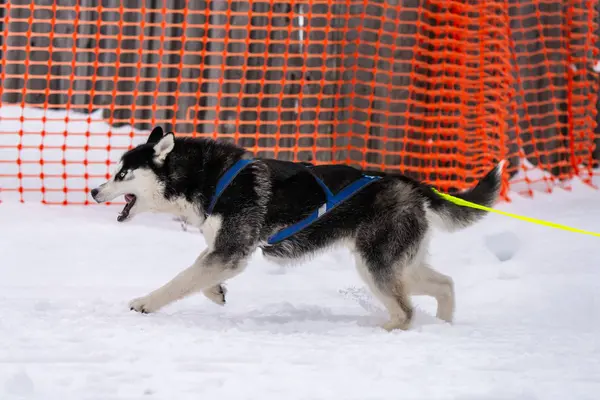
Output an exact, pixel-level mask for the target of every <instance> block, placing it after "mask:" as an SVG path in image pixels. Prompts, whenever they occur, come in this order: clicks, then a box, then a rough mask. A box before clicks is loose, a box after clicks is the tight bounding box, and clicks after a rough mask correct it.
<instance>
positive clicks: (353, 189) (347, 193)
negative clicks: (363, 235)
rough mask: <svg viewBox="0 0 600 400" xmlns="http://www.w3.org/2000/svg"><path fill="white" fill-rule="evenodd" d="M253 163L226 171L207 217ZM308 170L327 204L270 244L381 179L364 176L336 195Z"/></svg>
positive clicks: (246, 163) (234, 165)
mask: <svg viewBox="0 0 600 400" xmlns="http://www.w3.org/2000/svg"><path fill="white" fill-rule="evenodd" d="M253 161H254V160H247V159H246V160H239V161H238V162H236V163H235V164H233V165H232V166H231V168H229V169H228V170H227V171H225V173H224V174H223V175H222V176H221V178H219V181H218V182H217V187H216V188H215V194H214V195H213V197H212V199H211V201H210V205H209V206H208V208H207V210H206V213H207V215H210V214H212V212H213V209H214V208H215V204H217V201H218V200H219V197H221V194H223V191H225V189H227V187H228V186H229V185H230V184H231V182H232V181H233V180H234V179H235V177H236V176H237V175H238V174H239V173H240V171H241V170H242V169H244V168H245V167H246V166H247V165H248V164H250V163H252V162H253ZM307 170H308V171H309V172H310V174H311V175H312V176H313V177H314V178H315V180H316V181H317V183H318V184H319V186H321V188H322V189H323V192H325V198H326V200H325V203H323V204H322V205H321V206H320V207H319V208H318V209H316V210H315V211H313V212H312V213H311V214H310V215H309V216H308V217H306V218H304V219H302V220H300V221H298V222H296V223H295V224H293V225H290V226H288V227H286V228H283V229H281V230H280V231H278V232H277V233H275V234H274V235H272V236H270V237H269V238H268V239H267V243H268V244H276V243H279V242H281V241H283V240H285V239H287V238H289V237H290V236H292V235H294V234H296V233H297V232H299V231H301V230H302V229H304V228H306V227H307V226H309V225H310V224H312V223H313V222H315V221H316V220H318V219H319V218H321V217H322V216H323V215H325V214H326V213H328V212H329V211H331V210H333V209H334V208H335V207H337V206H338V205H339V204H341V203H342V202H344V201H346V200H348V199H349V198H350V197H352V196H353V195H354V194H356V193H357V192H358V191H359V190H361V189H362V188H364V187H365V186H367V185H368V184H370V183H372V182H374V181H376V180H379V179H380V177H379V176H371V175H363V176H362V177H361V178H360V179H357V180H356V181H354V182H352V183H351V184H349V185H348V186H346V187H344V188H343V189H342V190H340V191H339V193H338V194H336V195H334V194H333V193H331V190H329V188H328V187H327V185H326V184H325V182H323V180H321V179H320V178H319V177H318V176H316V175H315V174H313V173H312V171H310V168H307Z"/></svg>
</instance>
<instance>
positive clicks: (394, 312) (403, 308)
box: [356, 254, 413, 331]
mask: <svg viewBox="0 0 600 400" xmlns="http://www.w3.org/2000/svg"><path fill="white" fill-rule="evenodd" d="M356 267H357V269H358V273H359V274H360V276H361V278H362V279H363V280H364V281H365V283H366V284H367V285H368V286H369V288H370V289H371V291H372V292H373V294H374V295H375V296H376V297H377V298H378V299H379V300H380V301H381V302H382V303H383V305H384V306H385V307H386V308H387V310H388V312H389V314H390V320H389V321H388V322H386V323H385V324H383V325H382V328H383V329H385V330H387V331H392V330H395V329H402V330H407V329H409V328H410V323H411V321H412V317H413V307H412V304H411V302H410V298H409V296H408V293H407V290H406V285H405V283H404V282H403V279H402V276H401V274H400V273H398V272H397V270H396V268H394V267H392V266H386V265H383V264H381V265H375V264H373V263H372V262H371V263H369V261H367V260H365V258H364V257H363V256H361V255H360V254H356Z"/></svg>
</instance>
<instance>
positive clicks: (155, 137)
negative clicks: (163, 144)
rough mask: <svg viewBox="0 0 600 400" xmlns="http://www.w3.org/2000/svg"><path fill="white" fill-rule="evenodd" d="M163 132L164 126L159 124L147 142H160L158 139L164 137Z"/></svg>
mask: <svg viewBox="0 0 600 400" xmlns="http://www.w3.org/2000/svg"><path fill="white" fill-rule="evenodd" d="M163 134H164V132H163V128H161V127H160V126H157V127H156V128H154V129H152V133H150V136H148V141H147V142H146V143H158V141H159V140H160V139H161V138H162V137H163Z"/></svg>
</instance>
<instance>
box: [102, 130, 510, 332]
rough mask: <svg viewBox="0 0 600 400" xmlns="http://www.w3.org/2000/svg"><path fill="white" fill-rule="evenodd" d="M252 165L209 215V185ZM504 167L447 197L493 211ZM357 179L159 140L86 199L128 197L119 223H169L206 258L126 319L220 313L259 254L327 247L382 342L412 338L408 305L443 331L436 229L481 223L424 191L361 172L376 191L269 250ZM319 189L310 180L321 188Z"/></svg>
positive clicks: (299, 253)
mask: <svg viewBox="0 0 600 400" xmlns="http://www.w3.org/2000/svg"><path fill="white" fill-rule="evenodd" d="M242 159H248V160H252V161H251V162H250V163H249V164H247V166H245V167H244V168H243V169H241V170H240V171H239V173H237V175H235V177H234V178H233V179H232V180H231V181H230V183H229V185H227V186H226V187H225V189H224V190H223V191H222V192H221V194H220V196H219V198H218V200H217V201H216V203H214V208H213V209H212V210H211V212H209V211H207V210H208V208H209V205H210V203H211V200H212V199H213V196H214V195H215V191H216V190H217V183H218V182H219V181H220V179H221V177H222V176H223V174H225V173H226V172H227V171H228V170H229V169H230V168H231V167H232V166H233V165H234V164H236V163H237V162H238V161H240V160H242ZM503 165H504V161H502V162H500V163H499V164H497V165H496V166H495V168H493V169H492V170H491V171H490V172H489V173H488V174H487V175H486V176H485V177H484V178H483V179H482V180H481V181H479V183H477V185H476V186H475V187H473V188H472V189H470V190H466V191H463V192H460V193H457V194H455V195H456V196H457V197H460V198H462V199H465V200H468V201H472V202H474V203H478V204H482V205H485V206H492V205H494V203H495V202H496V200H497V198H498V196H499V192H500V186H501V175H502V170H503ZM363 174H364V172H363V171H360V170H358V169H355V168H352V167H349V166H344V165H323V166H312V165H310V164H307V163H293V162H287V161H280V160H274V159H264V158H253V157H252V155H251V154H250V153H248V152H247V151H245V150H244V149H242V148H240V147H237V146H235V145H233V144H229V143H224V142H219V141H214V140H209V139H204V138H189V137H184V138H179V137H178V138H176V137H175V136H174V134H173V133H172V132H169V133H167V134H164V133H163V130H162V128H160V127H158V128H155V129H154V130H153V131H152V133H151V134H150V136H149V138H148V140H147V142H146V143H144V144H141V145H139V146H137V147H135V148H133V149H131V150H129V151H127V152H126V153H124V154H123V156H122V157H121V160H120V163H119V164H118V166H117V169H116V171H115V174H114V176H113V177H111V179H110V180H109V181H108V182H106V183H104V184H102V185H100V186H99V187H97V188H95V189H93V190H92V191H91V195H92V197H93V198H94V200H95V201H97V202H98V203H102V202H106V201H110V200H113V199H115V198H116V197H118V196H125V200H126V202H127V203H126V205H125V207H124V208H123V210H122V211H121V213H120V214H119V216H118V218H117V220H118V221H119V222H124V221H129V220H131V219H132V218H133V217H134V216H135V215H137V214H140V213H142V212H163V213H171V214H174V215H175V216H177V217H179V218H181V219H183V220H185V221H186V222H187V223H189V224H191V225H195V226H197V227H198V228H199V229H200V230H201V232H202V233H203V235H204V236H205V238H206V242H207V248H206V249H205V250H204V251H202V252H201V253H200V255H199V256H198V258H197V259H196V260H195V261H194V262H193V263H192V265H191V266H190V267H189V268H187V269H185V270H184V271H182V272H181V273H179V274H178V275H177V276H175V277H174V278H173V279H172V280H171V281H169V282H168V283H166V284H165V285H163V286H162V287H160V288H158V289H156V290H154V291H152V292H151V293H149V294H148V295H146V296H144V297H140V298H137V299H135V300H133V301H132V302H131V303H130V308H131V309H132V310H135V311H138V312H142V313H151V312H155V311H157V310H159V309H160V308H162V307H164V306H166V305H168V304H170V303H172V302H174V301H177V300H180V299H182V298H184V297H186V296H189V295H191V294H194V293H197V292H202V293H203V294H204V295H205V296H206V297H208V298H209V299H210V300H212V301H213V302H215V303H217V304H221V305H223V304H225V295H226V291H225V288H224V287H223V283H224V282H225V281H227V280H228V279H231V278H233V277H234V276H236V275H238V274H239V273H241V272H242V271H243V270H244V268H245V267H246V265H247V263H248V260H249V258H250V257H251V255H252V254H253V253H254V251H255V250H256V249H257V248H260V249H261V250H262V252H263V254H264V255H265V256H266V257H268V258H269V259H271V260H274V261H277V262H280V263H285V262H293V261H298V260H302V259H303V258H305V257H306V256H310V255H313V254H315V253H316V252H318V251H322V250H326V249H327V248H330V247H331V246H332V245H335V244H343V245H346V246H348V247H349V248H350V250H351V252H352V253H353V255H354V257H355V260H356V266H357V269H358V272H359V274H360V276H361V277H362V279H363V280H364V281H365V282H366V284H367V285H368V286H369V288H370V289H371V291H372V292H373V294H374V295H375V296H376V297H377V298H378V299H379V300H380V301H381V302H382V303H383V305H385V307H386V308H387V310H388V312H389V315H390V319H389V321H388V322H386V323H385V324H384V325H383V328H385V329H386V330H393V329H408V328H409V327H410V323H411V319H412V317H413V307H412V305H411V301H410V296H411V295H428V296H432V297H434V298H435V299H436V300H437V317H438V318H440V319H441V320H444V321H447V322H451V321H452V318H453V314H454V285H453V281H452V279H451V278H450V277H448V276H446V275H443V274H441V273H439V272H437V271H435V270H434V269H433V268H432V267H431V266H430V265H429V264H428V262H427V260H426V253H427V247H428V245H429V241H430V236H431V231H432V228H433V227H438V228H441V229H444V230H446V231H456V230H458V229H460V228H463V227H467V226H469V225H471V224H473V223H475V222H476V221H478V220H479V219H481V218H482V217H483V216H484V215H485V214H486V212H484V211H480V210H476V209H472V208H466V207H461V206H458V205H455V204H453V203H451V202H449V201H447V200H445V199H443V198H441V197H440V196H439V195H438V194H437V193H436V192H435V191H434V190H433V189H432V188H431V187H430V186H428V185H426V184H424V183H420V182H416V181H414V180H412V179H409V178H407V177H405V176H402V175H391V174H386V173H376V172H369V175H375V176H377V178H378V179H376V180H374V181H373V182H372V183H370V184H368V185H366V186H365V187H364V188H362V189H360V190H359V191H357V192H356V193H354V194H353V195H352V196H350V197H349V198H347V199H346V200H345V201H342V202H341V203H339V204H338V205H337V206H336V207H335V208H333V209H332V210H331V211H328V212H326V213H324V214H323V215H322V216H320V217H319V218H318V219H316V220H315V221H313V222H312V223H311V224H309V225H308V226H306V227H305V228H304V229H301V230H299V231H297V232H296V233H294V234H293V235H292V236H290V237H288V238H286V239H284V240H281V241H279V242H277V243H269V240H268V238H269V237H270V236H271V235H273V234H274V233H275V232H278V231H279V230H281V229H283V228H286V227H289V226H291V225H293V224H295V223H297V222H298V221H301V220H302V219H303V218H306V217H307V216H309V215H310V214H311V213H313V212H314V211H315V210H318V209H319V208H320V207H321V206H322V205H323V204H324V203H325V202H326V194H325V191H324V189H323V187H322V186H321V185H320V183H319V182H318V179H320V180H321V181H322V182H324V183H325V185H326V186H327V187H328V188H329V190H331V192H339V191H340V190H342V189H344V187H346V186H347V185H349V184H352V183H353V182H354V181H356V180H357V179H359V178H361V177H363ZM317 178H318V179H317Z"/></svg>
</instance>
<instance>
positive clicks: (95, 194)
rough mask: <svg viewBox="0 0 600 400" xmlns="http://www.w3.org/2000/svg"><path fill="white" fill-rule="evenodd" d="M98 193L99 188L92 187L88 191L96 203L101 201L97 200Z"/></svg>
mask: <svg viewBox="0 0 600 400" xmlns="http://www.w3.org/2000/svg"><path fill="white" fill-rule="evenodd" d="M98 193H100V189H98V188H95V189H92V191H91V192H90V194H91V195H92V198H93V199H94V200H95V201H96V203H101V201H99V200H98V198H97V197H98Z"/></svg>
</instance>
